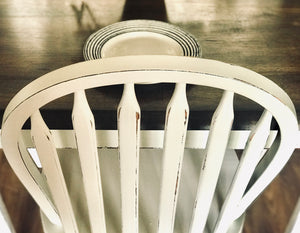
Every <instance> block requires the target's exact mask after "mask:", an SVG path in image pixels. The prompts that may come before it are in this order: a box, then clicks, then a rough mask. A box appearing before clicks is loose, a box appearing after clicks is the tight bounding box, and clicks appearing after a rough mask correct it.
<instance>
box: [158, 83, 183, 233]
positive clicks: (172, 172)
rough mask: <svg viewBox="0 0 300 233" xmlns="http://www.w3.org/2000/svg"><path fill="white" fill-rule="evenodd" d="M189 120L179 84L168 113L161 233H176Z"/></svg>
mask: <svg viewBox="0 0 300 233" xmlns="http://www.w3.org/2000/svg"><path fill="white" fill-rule="evenodd" d="M188 118H189V106H188V102H187V97H186V84H183V83H179V84H176V86H175V90H174V93H173V96H172V98H171V100H170V102H169V104H168V107H167V110H166V120H165V134H164V151H163V168H162V169H163V170H162V171H163V173H162V181H161V182H162V184H161V187H162V190H161V193H160V207H159V219H158V233H172V232H173V228H174V221H175V213H176V206H177V198H178V191H179V184H180V176H181V168H182V160H183V154H184V146H185V139H186V131H187V125H188Z"/></svg>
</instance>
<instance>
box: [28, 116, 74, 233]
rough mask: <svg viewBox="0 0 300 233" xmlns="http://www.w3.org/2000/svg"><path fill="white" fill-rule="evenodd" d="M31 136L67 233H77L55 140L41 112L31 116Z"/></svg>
mask: <svg viewBox="0 0 300 233" xmlns="http://www.w3.org/2000/svg"><path fill="white" fill-rule="evenodd" d="M31 135H32V139H33V141H34V144H35V147H36V150H37V152H38V155H39V158H40V160H41V163H42V167H43V173H44V174H45V176H46V179H47V183H48V185H49V188H50V192H51V196H52V198H53V201H54V203H55V205H56V207H57V210H58V213H59V216H60V218H61V221H62V225H63V227H64V229H65V231H66V232H70V233H77V232H78V227H77V224H76V220H75V216H74V212H73V208H72V205H71V201H70V197H69V193H68V190H67V186H66V183H65V180H64V176H63V172H62V169H61V166H60V162H59V158H58V155H57V151H56V148H55V145H54V142H53V138H52V135H51V133H50V131H49V129H48V127H47V126H46V124H45V122H44V120H43V118H42V116H41V114H40V112H39V111H36V112H34V113H33V114H32V116H31Z"/></svg>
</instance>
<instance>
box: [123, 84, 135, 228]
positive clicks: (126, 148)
mask: <svg viewBox="0 0 300 233" xmlns="http://www.w3.org/2000/svg"><path fill="white" fill-rule="evenodd" d="M140 118H141V112H140V107H139V104H138V102H137V99H136V96H135V91H134V84H125V85H124V90H123V95H122V98H121V101H120V103H119V106H118V132H119V159H120V169H121V204H122V207H121V211H122V232H123V233H137V232H138V192H139V191H138V182H139V179H138V178H139V141H140V139H139V138H140Z"/></svg>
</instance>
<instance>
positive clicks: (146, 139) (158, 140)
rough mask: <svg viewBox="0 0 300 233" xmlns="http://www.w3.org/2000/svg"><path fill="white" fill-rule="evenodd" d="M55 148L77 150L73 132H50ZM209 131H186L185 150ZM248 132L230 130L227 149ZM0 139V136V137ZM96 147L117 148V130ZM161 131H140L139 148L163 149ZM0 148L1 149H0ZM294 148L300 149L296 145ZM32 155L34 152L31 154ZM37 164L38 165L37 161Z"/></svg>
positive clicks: (197, 145)
mask: <svg viewBox="0 0 300 233" xmlns="http://www.w3.org/2000/svg"><path fill="white" fill-rule="evenodd" d="M0 132H1V131H0ZM50 132H51V134H52V136H53V139H54V144H55V146H56V148H77V146H76V140H75V137H74V132H73V130H50ZM21 134H22V137H23V139H24V143H25V144H26V147H27V148H29V149H31V148H32V149H34V148H33V146H34V145H33V143H32V141H31V136H30V130H22V132H21ZM208 134H209V130H188V131H187V135H186V141H185V148H194V149H204V148H205V147H206V144H207V139H208ZM249 135H250V130H231V132H230V137H229V141H228V146H227V147H228V149H237V150H242V149H244V148H245V145H246V143H247V139H248V137H249ZM276 135H277V130H271V131H270V135H269V137H268V140H267V142H266V145H265V148H270V146H271V145H272V143H273V141H274V140H275V138H276ZM0 137H1V136H0ZM96 137H97V147H98V148H101V147H112V148H117V147H118V131H117V130H96ZM296 138H297V141H300V132H299V133H298V134H297V137H296ZM163 141H164V131H163V130H141V132H140V147H142V148H163ZM0 148H1V147H0ZM296 148H300V143H299V145H298V144H297V145H296ZM33 153H34V152H33ZM37 163H39V162H38V161H37Z"/></svg>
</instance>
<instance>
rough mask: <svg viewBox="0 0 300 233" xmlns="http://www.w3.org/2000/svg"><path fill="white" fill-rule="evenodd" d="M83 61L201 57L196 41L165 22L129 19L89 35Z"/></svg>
mask: <svg viewBox="0 0 300 233" xmlns="http://www.w3.org/2000/svg"><path fill="white" fill-rule="evenodd" d="M83 55H84V58H85V60H93V59H99V58H104V57H115V56H128V55H176V56H191V57H201V48H200V45H199V43H198V42H197V40H196V39H195V38H194V37H193V36H192V35H191V34H189V33H187V32H185V31H183V30H182V29H180V28H178V27H176V26H173V25H170V24H168V23H164V22H159V21H153V20H130V21H123V22H119V23H115V24H112V25H109V26H107V27H104V28H102V29H100V30H99V31H97V32H95V33H93V34H92V35H91V36H90V37H89V38H88V40H87V41H86V43H85V45H84V49H83Z"/></svg>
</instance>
